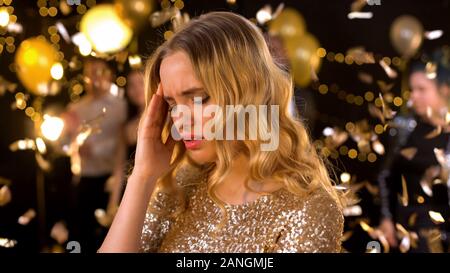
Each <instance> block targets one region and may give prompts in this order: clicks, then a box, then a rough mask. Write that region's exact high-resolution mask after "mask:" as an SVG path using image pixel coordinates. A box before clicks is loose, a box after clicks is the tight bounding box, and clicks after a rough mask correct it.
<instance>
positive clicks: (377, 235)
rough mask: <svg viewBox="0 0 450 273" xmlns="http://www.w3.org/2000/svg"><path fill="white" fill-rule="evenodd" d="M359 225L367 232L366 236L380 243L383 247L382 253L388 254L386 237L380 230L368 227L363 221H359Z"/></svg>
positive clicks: (388, 248)
mask: <svg viewBox="0 0 450 273" xmlns="http://www.w3.org/2000/svg"><path fill="white" fill-rule="evenodd" d="M359 224H360V226H361V228H362V229H363V230H364V231H365V232H367V234H369V236H370V237H371V238H372V239H374V240H378V241H380V243H381V244H382V245H383V251H384V253H388V252H389V251H390V247H389V243H388V241H387V239H386V236H385V235H384V233H383V232H382V231H381V230H379V229H375V228H373V227H371V226H369V224H367V223H366V222H365V221H364V220H361V221H360V222H359Z"/></svg>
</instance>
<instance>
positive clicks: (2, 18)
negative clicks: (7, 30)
mask: <svg viewBox="0 0 450 273" xmlns="http://www.w3.org/2000/svg"><path fill="white" fill-rule="evenodd" d="M8 24H9V12H8V10H7V9H6V8H0V26H1V27H6V26H7V25H8Z"/></svg>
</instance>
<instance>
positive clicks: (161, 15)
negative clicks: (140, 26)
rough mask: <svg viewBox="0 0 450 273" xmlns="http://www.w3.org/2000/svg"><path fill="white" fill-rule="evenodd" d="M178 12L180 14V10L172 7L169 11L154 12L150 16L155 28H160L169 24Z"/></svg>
mask: <svg viewBox="0 0 450 273" xmlns="http://www.w3.org/2000/svg"><path fill="white" fill-rule="evenodd" d="M178 12H180V10H179V9H177V8H176V7H170V8H167V9H163V10H161V11H156V12H153V13H152V14H151V15H150V23H151V25H152V27H153V28H156V27H159V26H161V25H163V24H165V23H167V22H168V21H169V20H170V19H171V18H172V17H174V16H175V15H176V14H177V13H178Z"/></svg>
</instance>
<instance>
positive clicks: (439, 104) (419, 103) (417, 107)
mask: <svg viewBox="0 0 450 273" xmlns="http://www.w3.org/2000/svg"><path fill="white" fill-rule="evenodd" d="M409 80H410V86H411V101H412V106H413V109H414V111H415V112H416V113H417V114H418V115H419V116H421V117H427V108H428V107H429V108H431V110H432V111H433V113H440V112H441V110H442V109H443V108H444V107H446V105H447V104H446V99H445V97H444V96H443V95H442V94H441V93H440V92H439V89H438V86H437V84H436V82H435V81H434V80H430V79H428V78H427V76H426V74H425V73H424V72H414V73H412V74H411V76H410V78H409Z"/></svg>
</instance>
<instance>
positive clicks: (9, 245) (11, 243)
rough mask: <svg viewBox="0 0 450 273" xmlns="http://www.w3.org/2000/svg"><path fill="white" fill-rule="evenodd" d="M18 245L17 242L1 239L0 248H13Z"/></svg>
mask: <svg viewBox="0 0 450 273" xmlns="http://www.w3.org/2000/svg"><path fill="white" fill-rule="evenodd" d="M16 245H17V241H16V240H11V239H7V238H0V246H1V247H4V248H12V247H14V246H16Z"/></svg>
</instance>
